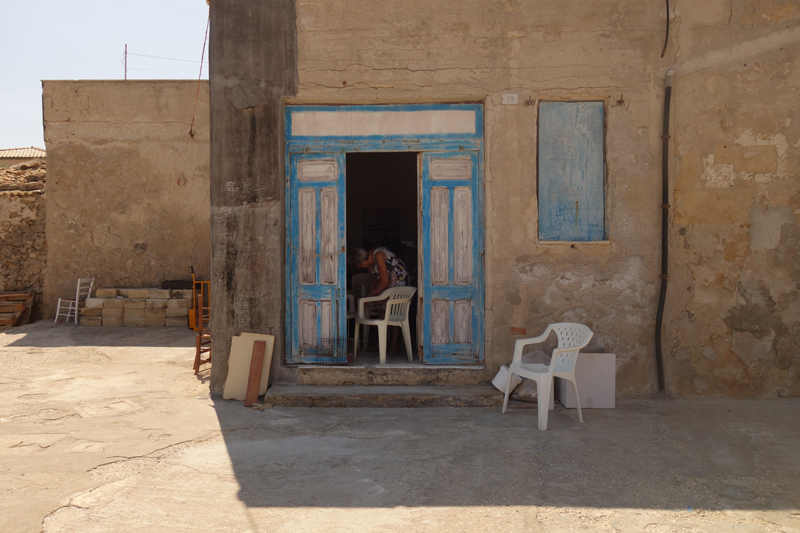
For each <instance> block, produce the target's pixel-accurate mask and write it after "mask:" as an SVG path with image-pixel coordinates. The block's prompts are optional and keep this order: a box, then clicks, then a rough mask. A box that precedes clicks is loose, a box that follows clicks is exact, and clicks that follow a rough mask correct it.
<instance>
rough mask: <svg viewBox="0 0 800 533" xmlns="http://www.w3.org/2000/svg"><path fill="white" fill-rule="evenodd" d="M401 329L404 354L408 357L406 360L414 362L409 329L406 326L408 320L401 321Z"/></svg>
mask: <svg viewBox="0 0 800 533" xmlns="http://www.w3.org/2000/svg"><path fill="white" fill-rule="evenodd" d="M401 327H402V329H403V341H405V343H406V354H407V355H408V360H409V361H413V360H414V352H412V351H411V328H410V327H409V326H408V320H405V321H403V325H402V326H401Z"/></svg>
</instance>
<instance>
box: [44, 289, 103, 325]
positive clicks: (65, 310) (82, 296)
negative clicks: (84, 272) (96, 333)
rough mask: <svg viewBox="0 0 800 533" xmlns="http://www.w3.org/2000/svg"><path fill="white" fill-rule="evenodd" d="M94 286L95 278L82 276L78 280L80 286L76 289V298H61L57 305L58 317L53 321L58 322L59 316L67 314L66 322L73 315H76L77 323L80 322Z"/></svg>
mask: <svg viewBox="0 0 800 533" xmlns="http://www.w3.org/2000/svg"><path fill="white" fill-rule="evenodd" d="M92 287H94V278H80V279H79V280H78V287H77V289H75V299H74V300H68V299H66V298H59V299H58V304H57V305H56V318H55V320H53V323H57V322H58V317H59V316H61V315H65V316H66V317H67V320H66V322H69V318H70V317H71V316H74V317H75V323H76V324H77V323H78V317H80V314H81V309H82V308H83V307H85V306H86V298H88V297H89V296H90V295H91V294H92Z"/></svg>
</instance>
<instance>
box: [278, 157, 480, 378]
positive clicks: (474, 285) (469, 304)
mask: <svg viewBox="0 0 800 533" xmlns="http://www.w3.org/2000/svg"><path fill="white" fill-rule="evenodd" d="M479 156H480V152H479V151H478V150H474V151H469V150H459V151H427V152H420V153H418V183H419V194H418V205H419V209H420V216H419V218H418V220H419V222H420V223H419V225H418V233H419V235H418V244H419V246H420V248H419V249H418V252H420V253H419V254H418V255H419V263H418V265H417V266H418V279H419V285H420V286H419V287H418V298H419V299H418V304H419V305H418V306H417V309H418V316H417V333H418V335H417V337H418V343H417V350H418V354H419V358H418V359H417V358H415V362H420V361H421V362H423V363H426V364H478V363H481V362H482V360H483V317H484V314H483V308H484V306H483V297H484V296H483V292H484V290H483V289H484V288H483V279H484V278H483V227H484V226H483V190H482V177H481V164H480V158H479ZM289 158H290V161H289V165H290V168H289V172H288V181H289V183H288V187H287V193H288V224H289V231H288V237H289V239H288V241H289V242H288V246H287V290H288V291H289V293H288V295H287V296H288V298H287V300H288V302H287V303H288V309H287V314H288V319H289V320H288V329H289V332H288V333H289V339H288V342H287V348H288V350H289V353H288V358H287V359H288V361H289V362H290V363H318V362H321V360H319V358H318V354H319V347H320V346H321V345H322V344H323V343H324V342H327V341H326V340H327V339H342V338H346V337H347V331H348V325H347V307H346V287H347V280H346V276H347V248H346V242H347V238H346V232H347V228H346V224H345V220H346V216H345V215H346V209H347V200H346V187H345V183H346V179H347V176H346V164H345V161H346V159H345V153H344V152H338V153H292V154H289ZM385 186H386V187H389V186H391V184H388V183H387V184H385ZM410 266H411V265H409V267H410Z"/></svg>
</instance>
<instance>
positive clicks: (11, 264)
mask: <svg viewBox="0 0 800 533" xmlns="http://www.w3.org/2000/svg"><path fill="white" fill-rule="evenodd" d="M44 201H45V193H44V191H43V190H33V191H0V258H1V259H0V293H2V292H10V291H16V290H28V289H32V290H34V291H36V298H35V299H34V304H33V309H32V311H31V320H36V319H37V318H41V309H42V306H41V302H42V289H43V285H44V283H43V281H44V268H45V260H46V258H47V248H46V242H45V231H44V228H45V209H44Z"/></svg>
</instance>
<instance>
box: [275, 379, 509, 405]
mask: <svg viewBox="0 0 800 533" xmlns="http://www.w3.org/2000/svg"><path fill="white" fill-rule="evenodd" d="M264 403H265V404H267V405H272V406H275V407H498V406H501V405H502V404H503V394H502V393H501V392H500V391H498V390H497V389H495V388H494V387H492V386H491V385H478V386H443V387H436V386H401V385H350V386H321V385H281V384H277V385H273V386H272V387H270V389H269V390H268V391H267V394H266V396H265V397H264Z"/></svg>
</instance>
